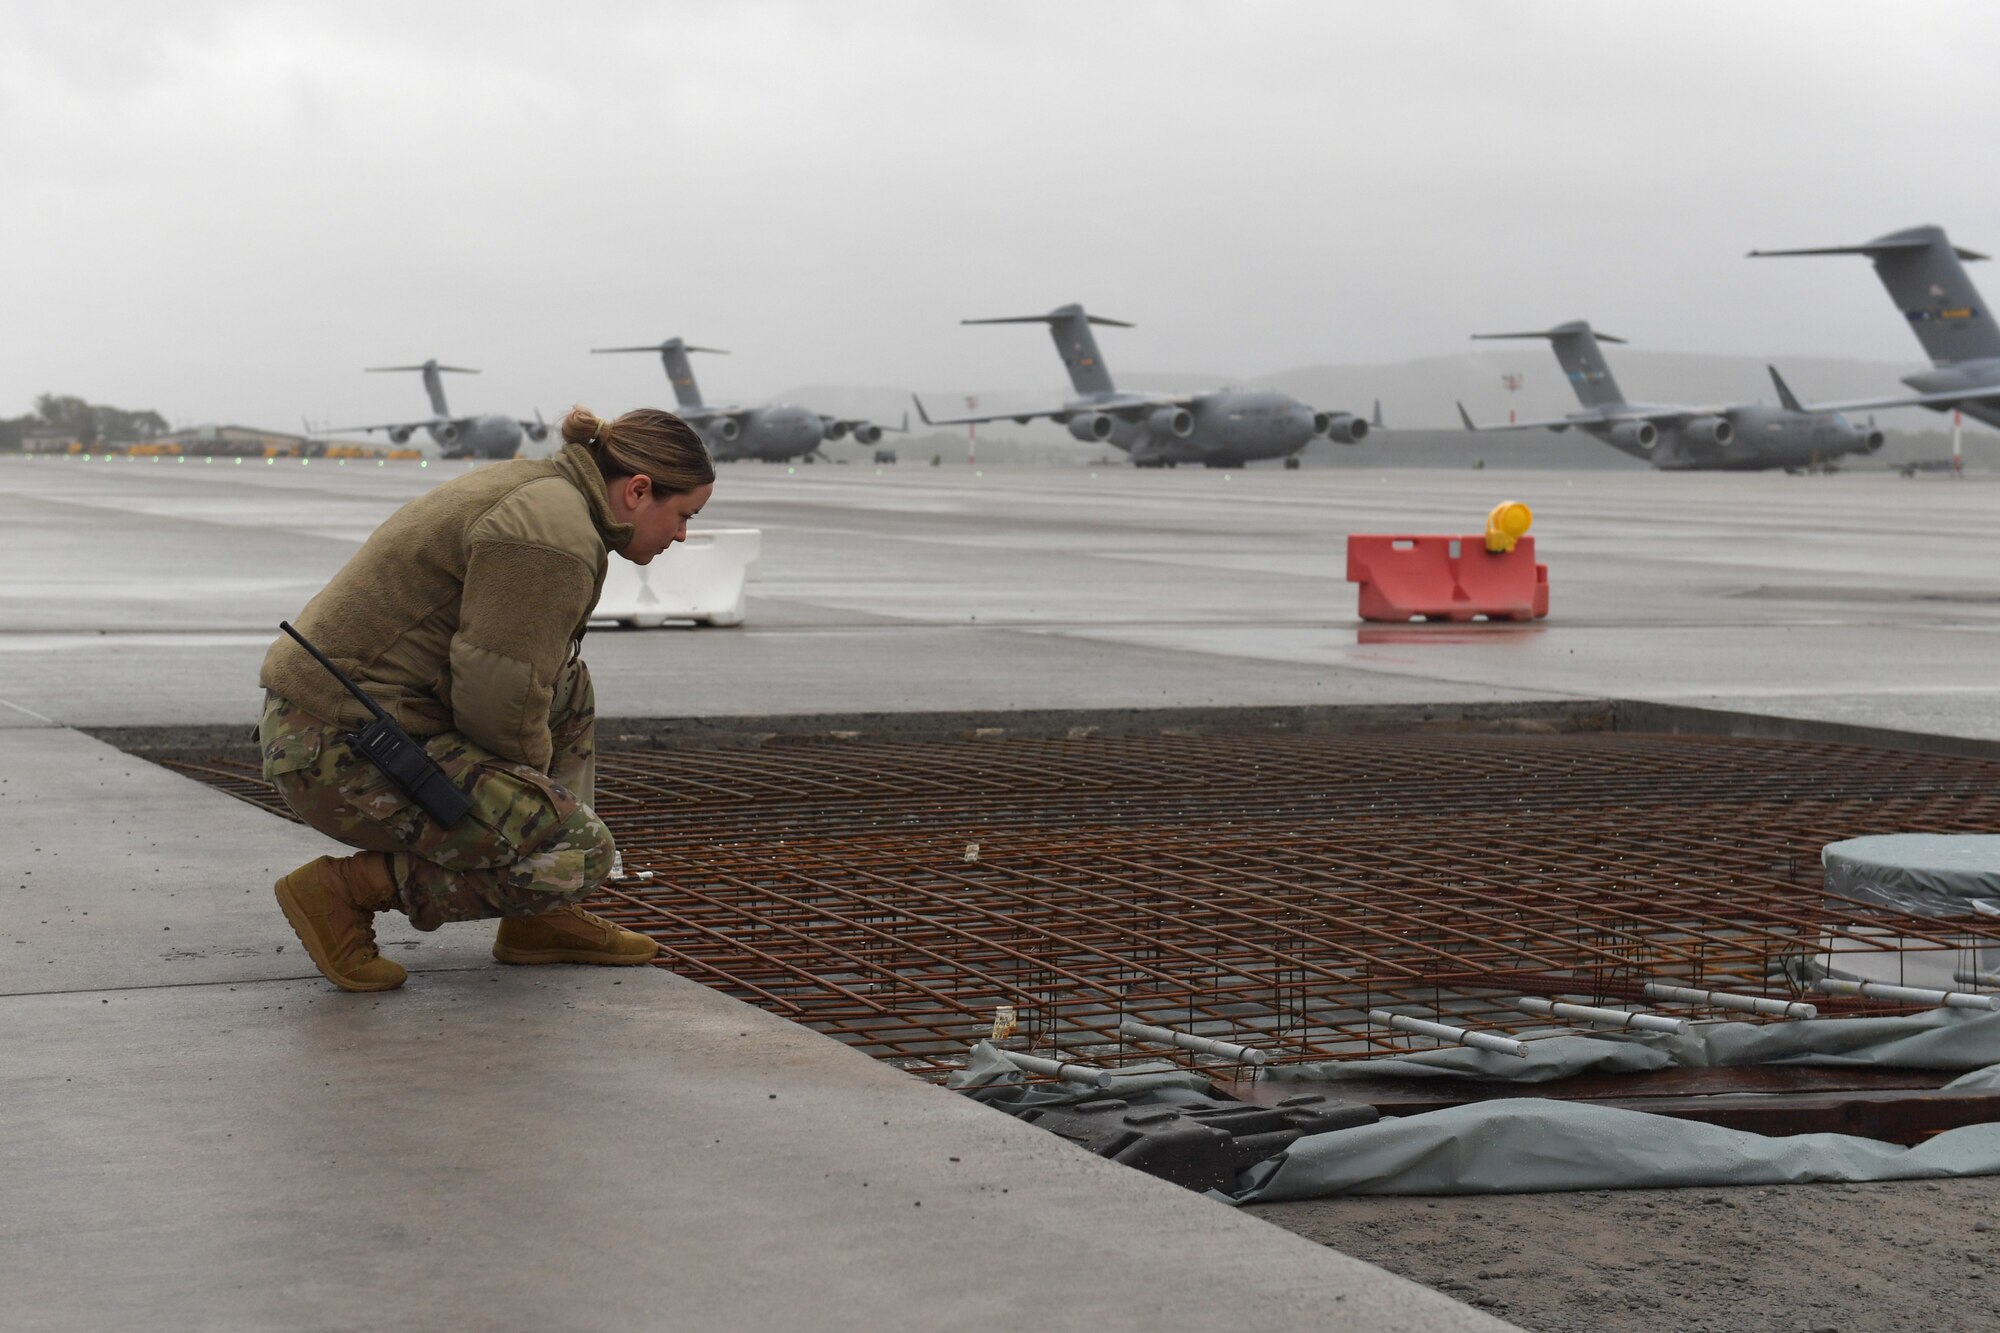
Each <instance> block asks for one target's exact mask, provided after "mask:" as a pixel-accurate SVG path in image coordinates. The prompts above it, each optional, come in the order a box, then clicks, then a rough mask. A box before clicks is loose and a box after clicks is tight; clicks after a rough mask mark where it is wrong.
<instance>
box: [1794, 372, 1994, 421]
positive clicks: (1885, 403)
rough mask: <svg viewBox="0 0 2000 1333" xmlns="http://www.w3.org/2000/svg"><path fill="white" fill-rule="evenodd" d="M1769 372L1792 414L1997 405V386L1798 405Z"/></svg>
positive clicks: (1795, 398)
mask: <svg viewBox="0 0 2000 1333" xmlns="http://www.w3.org/2000/svg"><path fill="white" fill-rule="evenodd" d="M1765 369H1766V370H1768V371H1770V372H1771V381H1772V383H1774V384H1776V385H1777V386H1778V398H1779V400H1780V401H1782V402H1783V403H1784V405H1785V406H1786V407H1789V408H1791V409H1792V410H1793V411H1794V412H1860V411H1868V410H1873V409H1875V408H1878V407H1879V408H1889V407H1938V408H1943V407H1956V406H1958V405H1959V404H1960V403H1991V402H2000V384H1994V385H1988V386H1986V387H1984V388H1978V389H1947V390H1945V391H1943V392H1941V393H1906V394H1898V395H1896V396H1894V397H1889V398H1850V399H1847V400H1845V401H1843V402H1838V403H1801V402H1800V401H1799V399H1798V396H1797V395H1796V394H1794V393H1793V392H1792V391H1791V389H1790V387H1789V386H1787V385H1786V383H1785V381H1784V380H1783V379H1781V378H1779V376H1778V368H1777V367H1776V366H1766V367H1765Z"/></svg>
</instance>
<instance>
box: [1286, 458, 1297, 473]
mask: <svg viewBox="0 0 2000 1333" xmlns="http://www.w3.org/2000/svg"><path fill="white" fill-rule="evenodd" d="M1298 470H1299V460H1298V459H1296V458H1287V459H1286V460H1285V471H1287V472H1297V471H1298Z"/></svg>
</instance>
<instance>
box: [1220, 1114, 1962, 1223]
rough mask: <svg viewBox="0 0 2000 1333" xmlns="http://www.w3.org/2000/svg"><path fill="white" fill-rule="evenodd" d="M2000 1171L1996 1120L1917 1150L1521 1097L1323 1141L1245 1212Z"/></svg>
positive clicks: (1270, 1171) (1258, 1169)
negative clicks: (1339, 1199) (1305, 1202)
mask: <svg viewBox="0 0 2000 1333" xmlns="http://www.w3.org/2000/svg"><path fill="white" fill-rule="evenodd" d="M1996 1174H2000V1125H1967V1126H1965V1127H1964V1128H1962V1129H1953V1130H1947V1131H1946V1132H1945V1133H1943V1134H1940V1135H1938V1136H1937V1137H1936V1138H1933V1139H1930V1140H1929V1141H1927V1142H1925V1143H1923V1144H1922V1145H1920V1146H1918V1147H1915V1148H1903V1147H1899V1146H1897V1145H1896V1144H1893V1143H1881V1142H1877V1141H1876V1140H1874V1139H1862V1138H1855V1137H1852V1136H1850V1135H1846V1134H1798V1135H1794V1136H1792V1137H1790V1138H1769V1137H1766V1136H1765V1135H1762V1134H1751V1133H1748V1132H1746V1131H1744V1130H1739V1129H1723V1128H1721V1127H1720V1126H1717V1125H1704V1124H1701V1123H1699V1122H1697V1121H1692V1120H1671V1119H1668V1118H1667V1117H1665V1116H1657V1115H1647V1114H1645V1113H1644V1112H1642V1111H1619V1110H1613V1109H1611V1108H1609V1107H1603V1106H1588V1105H1584V1104H1581V1103H1577V1102H1559V1101H1550V1100H1546V1099H1542V1098H1532V1097H1522V1098H1510V1099H1508V1100H1505V1101H1496V1102H1477V1103H1474V1104H1472V1105H1469V1106H1455V1107H1452V1108H1451V1109H1450V1110H1445V1111H1429V1112H1426V1113H1425V1114H1423V1115H1413V1116H1404V1117H1401V1118H1399V1119H1389V1120H1380V1121H1377V1122H1376V1123H1375V1124H1372V1125H1363V1126H1361V1127H1359V1128H1357V1129H1343V1130H1339V1131H1336V1132H1335V1133H1332V1134H1314V1135H1312V1136H1311V1137H1309V1138H1303V1139H1300V1140H1298V1141H1297V1142H1296V1143H1294V1144H1292V1146H1291V1148H1290V1149H1289V1150H1288V1151H1287V1152H1285V1153H1284V1155H1283V1156H1280V1157H1277V1158H1274V1159H1272V1160H1271V1161H1268V1162H1263V1163H1260V1164H1259V1165H1257V1166H1255V1167H1252V1168H1251V1169H1250V1170H1249V1171H1247V1172H1245V1173H1244V1177H1243V1187H1242V1188H1241V1189H1240V1190H1238V1191H1237V1192H1236V1193H1235V1194H1234V1195H1233V1196H1232V1197H1233V1199H1234V1201H1235V1202H1237V1203H1270V1202H1273V1201H1275V1200H1279V1199H1317V1198H1324V1197H1327V1196H1329V1195H1335V1194H1532V1193H1538V1192H1544V1191H1549V1190H1603V1189H1668V1188H1672V1187H1675V1186H1684V1185H1789V1184H1797V1183H1800V1182H1803V1181H1818V1180H1912V1179H1920V1178H1924V1177H1935V1176H1981V1175H1996Z"/></svg>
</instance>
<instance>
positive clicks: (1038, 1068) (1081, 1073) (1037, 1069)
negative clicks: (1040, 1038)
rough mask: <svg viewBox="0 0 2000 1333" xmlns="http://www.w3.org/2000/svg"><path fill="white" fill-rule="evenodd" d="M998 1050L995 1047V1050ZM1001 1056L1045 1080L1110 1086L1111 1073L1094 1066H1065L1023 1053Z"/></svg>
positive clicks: (1008, 1053) (1007, 1052)
mask: <svg viewBox="0 0 2000 1333" xmlns="http://www.w3.org/2000/svg"><path fill="white" fill-rule="evenodd" d="M995 1049H996V1050H997V1049H998V1048H997V1047H996V1048H995ZM1000 1054H1001V1056H1002V1057H1003V1058H1004V1059H1006V1060H1007V1062H1008V1063H1009V1064H1012V1065H1013V1066H1014V1067H1015V1068H1017V1069H1023V1070H1026V1071H1027V1072H1028V1073H1030V1074H1041V1075H1043V1076H1044V1077H1047V1078H1059V1079H1061V1080H1062V1081H1063V1082H1065V1083H1081V1084H1083V1085H1084V1086H1086V1087H1091V1088H1108V1087H1110V1086H1111V1071H1110V1070H1108V1069H1099V1068H1098V1067H1097V1066H1095V1065H1072V1064H1065V1063H1063V1062H1062V1061H1061V1060H1051V1059H1048V1058H1047V1057H1045V1056H1040V1055H1029V1054H1028V1053H1027V1052H1025V1051H1001V1052H1000Z"/></svg>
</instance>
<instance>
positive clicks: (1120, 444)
mask: <svg viewBox="0 0 2000 1333" xmlns="http://www.w3.org/2000/svg"><path fill="white" fill-rule="evenodd" d="M1135 397H1136V395H1133V396H1128V395H1124V394H1116V393H1113V394H1106V395H1102V396H1098V397H1091V398H1082V399H1078V400H1077V401H1075V402H1072V403H1069V404H1067V405H1066V407H1065V411H1066V412H1067V413H1068V418H1067V419H1068V421H1070V422H1071V423H1072V428H1071V434H1072V435H1076V434H1077V433H1078V430H1079V429H1080V428H1079V427H1078V426H1076V425H1075V424H1074V423H1075V422H1076V420H1077V418H1079V417H1082V418H1086V419H1087V418H1089V417H1090V416H1092V415H1095V414H1098V413H1103V414H1106V415H1109V416H1110V417H1111V418H1112V422H1113V425H1112V428H1111V433H1110V434H1109V435H1107V436H1105V437H1103V442H1104V443H1105V444H1109V445H1111V446H1113V447H1114V448H1118V449H1122V450H1124V451H1125V452H1126V453H1128V454H1130V455H1131V456H1132V461H1133V463H1134V464H1136V465H1138V466H1139V467H1165V466H1167V465H1168V464H1170V463H1171V464H1180V463H1201V464H1206V465H1207V466H1209V467H1241V466H1242V465H1243V464H1245V463H1248V462H1251V461H1252V460H1255V459H1262V458H1284V457H1287V456H1288V455H1291V454H1295V453H1297V452H1298V451H1299V450H1300V449H1302V448H1304V447H1305V445H1306V444H1307V443H1308V442H1309V441H1310V440H1311V439H1312V438H1313V434H1314V420H1313V412H1312V409H1311V408H1309V407H1307V406H1306V405H1305V404H1304V403H1301V402H1299V401H1298V400H1297V399H1296V398H1293V397H1291V396H1290V395H1288V394H1282V393H1278V392H1275V391H1273V390H1270V389H1220V390H1217V391H1216V392H1214V393H1205V394H1201V395H1199V396H1198V397H1196V398H1194V399H1193V400H1192V401H1191V402H1189V403H1188V404H1187V405H1186V407H1185V409H1184V410H1185V418H1183V419H1176V417H1175V409H1173V408H1168V407H1161V406H1147V405H1145V404H1144V403H1143V402H1135V401H1134V398H1135ZM1177 424H1186V425H1187V426H1188V427H1189V429H1188V430H1187V433H1186V434H1184V435H1183V434H1178V433H1176V432H1175V430H1174V426H1175V425H1177ZM1078 438H1082V439H1085V440H1086V441H1088V439H1089V436H1088V434H1087V433H1086V434H1084V435H1079V436H1078Z"/></svg>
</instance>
